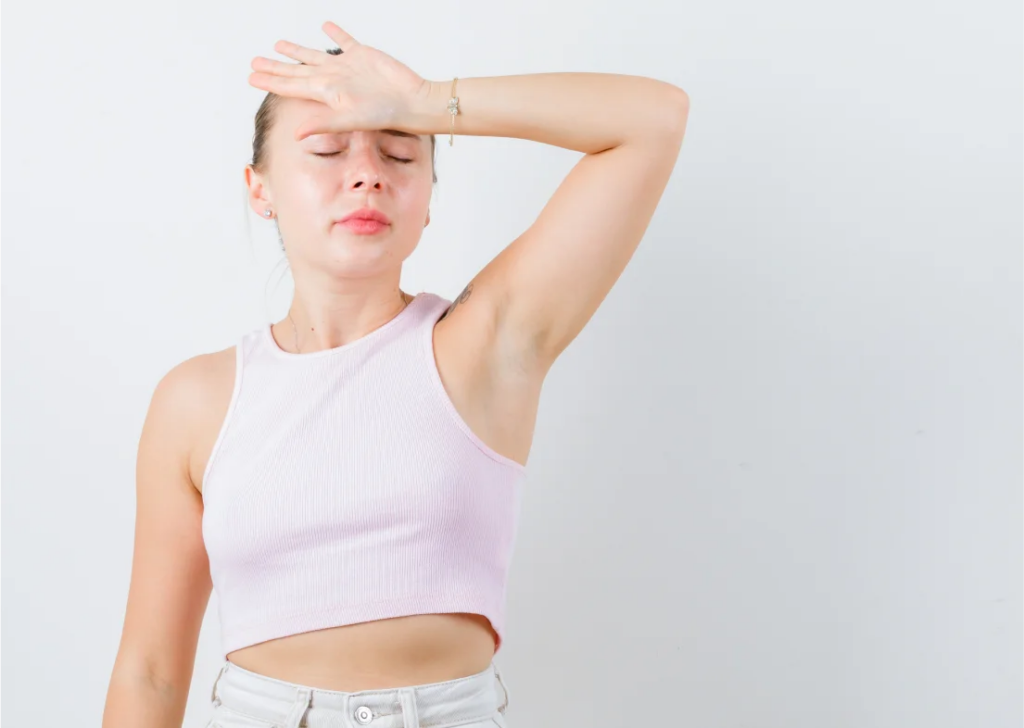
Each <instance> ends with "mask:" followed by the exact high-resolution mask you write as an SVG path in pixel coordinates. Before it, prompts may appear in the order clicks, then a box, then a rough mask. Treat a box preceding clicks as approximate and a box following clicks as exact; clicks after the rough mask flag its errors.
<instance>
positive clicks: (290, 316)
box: [288, 291, 412, 354]
mask: <svg viewBox="0 0 1024 728" xmlns="http://www.w3.org/2000/svg"><path fill="white" fill-rule="evenodd" d="M408 295H409V294H407V293H406V292H405V291H402V300H403V301H404V302H405V306H408V305H409V301H411V300H412V299H411V298H407V296H408ZM405 306H402V308H400V309H399V310H398V313H401V312H402V311H404V310H405ZM395 315H396V316H397V315H398V314H395ZM288 320H289V321H291V322H292V332H293V333H294V334H295V353H296V354H300V353H302V349H300V348H299V327H298V326H296V325H295V319H293V318H292V312H291V309H288Z"/></svg>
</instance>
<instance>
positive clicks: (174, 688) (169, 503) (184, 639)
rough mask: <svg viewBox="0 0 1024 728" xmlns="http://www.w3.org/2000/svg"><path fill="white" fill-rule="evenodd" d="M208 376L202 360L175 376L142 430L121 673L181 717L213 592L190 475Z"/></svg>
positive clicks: (160, 388) (167, 379) (168, 378)
mask: <svg viewBox="0 0 1024 728" xmlns="http://www.w3.org/2000/svg"><path fill="white" fill-rule="evenodd" d="M206 356H208V355H206ZM208 370H209V367H208V365H206V364H204V362H203V361H202V357H196V358H193V359H190V360H188V361H186V362H183V363H182V364H179V365H178V366H176V367H175V368H174V369H172V370H171V371H170V372H168V373H167V374H166V375H165V376H164V377H163V378H162V379H161V380H160V382H159V383H158V385H157V386H156V389H155V391H154V393H153V396H152V399H151V402H150V405H149V410H148V412H147V414H146V419H145V422H144V423H143V426H142V433H141V436H140V438H139V445H138V457H137V461H136V485H135V492H136V517H135V538H134V553H133V559H132V568H131V581H130V584H129V589H128V603H127V608H126V613H125V620H124V628H123V632H122V636H121V643H120V647H119V649H118V654H117V660H116V666H115V672H117V673H118V674H119V675H121V676H122V677H124V676H129V679H135V678H139V679H142V680H145V681H147V682H148V683H150V684H151V685H152V686H154V687H156V688H157V689H158V690H159V691H160V693H161V695H162V696H164V697H166V698H167V699H168V700H172V701H175V703H176V707H180V709H182V710H183V709H184V704H185V700H186V698H187V695H188V686H189V685H190V684H191V680H192V672H193V668H194V662H195V654H196V648H197V642H198V637H199V631H200V627H201V626H202V621H203V616H204V615H205V613H206V607H207V605H208V602H209V598H210V594H211V591H212V583H211V579H210V571H209V562H208V560H207V555H206V548H205V545H204V542H203V536H202V516H203V503H202V496H201V495H200V493H199V491H198V490H197V489H196V488H195V487H194V485H193V483H192V479H191V478H190V476H189V456H190V452H191V449H192V444H193V443H192V439H193V438H194V435H193V433H194V432H195V431H196V430H198V429H199V428H197V427H196V426H195V424H196V423H195V418H196V414H195V413H196V412H198V411H200V410H199V407H197V404H198V403H199V400H200V398H202V397H203V396H204V381H203V380H204V377H207V371H208ZM207 393H208V392H207Z"/></svg>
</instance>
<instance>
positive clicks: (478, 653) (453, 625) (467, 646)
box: [227, 613, 496, 692]
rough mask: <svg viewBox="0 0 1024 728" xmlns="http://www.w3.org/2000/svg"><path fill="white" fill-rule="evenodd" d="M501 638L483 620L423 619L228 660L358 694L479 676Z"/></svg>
mask: <svg viewBox="0 0 1024 728" xmlns="http://www.w3.org/2000/svg"><path fill="white" fill-rule="evenodd" d="M495 641H496V635H495V633H494V630H493V629H492V628H491V624H490V621H488V619H487V618H486V617H484V616H482V615H479V614H468V613H447V614H415V615H410V616H407V617H396V618H393V619H381V620H375V621H372V622H361V623H359V624H352V625H345V626H341V627H330V628H328V629H321V630H316V631H313V632H303V633H300V634H295V635H289V636H287V637H281V638H278V639H273V640H268V641H266V642H261V643H259V644H255V645H251V646H249V647H244V648H242V649H240V650H235V651H234V652H231V653H229V654H228V655H227V659H228V660H229V661H230V662H232V663H234V664H236V665H238V666H239V667H241V668H244V669H246V670H250V671H252V672H256V673H259V674H261V675H266V676H268V677H272V678H276V679H278V680H285V681H287V682H293V683H298V684H300V685H308V686H310V687H314V688H320V689H322V690H344V691H346V692H354V691H358V690H378V689H384V688H393V687H404V686H407V685H422V684H425V683H432V682H442V681H445V680H454V679H457V678H460V677H467V676H469V675H475V674H477V673H479V672H482V671H484V670H485V669H487V666H488V665H490V663H491V660H492V659H493V657H494V648H495Z"/></svg>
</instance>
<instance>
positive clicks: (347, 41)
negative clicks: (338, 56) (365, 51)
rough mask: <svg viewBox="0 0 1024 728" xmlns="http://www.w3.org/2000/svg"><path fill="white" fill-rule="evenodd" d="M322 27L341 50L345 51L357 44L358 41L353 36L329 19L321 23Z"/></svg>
mask: <svg viewBox="0 0 1024 728" xmlns="http://www.w3.org/2000/svg"><path fill="white" fill-rule="evenodd" d="M323 29H324V32H325V33H327V35H328V36H330V38H331V40H333V41H334V42H335V43H337V44H338V47H339V48H341V50H342V51H344V52H346V53H347V52H348V51H349V50H351V49H352V48H354V47H355V46H357V45H359V42H358V41H357V40H356V39H355V38H353V37H352V36H351V35H349V34H348V33H346V32H345V31H344V30H342V29H341V28H339V27H338V26H337V25H335V24H334V23H332V22H331V21H330V20H328V21H327V22H326V23H324V24H323Z"/></svg>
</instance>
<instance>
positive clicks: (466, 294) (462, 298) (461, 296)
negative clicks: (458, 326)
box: [438, 281, 473, 321]
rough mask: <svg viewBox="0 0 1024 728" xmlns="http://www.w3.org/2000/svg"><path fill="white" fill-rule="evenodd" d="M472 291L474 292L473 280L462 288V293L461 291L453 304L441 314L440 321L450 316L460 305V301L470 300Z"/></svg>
mask: <svg viewBox="0 0 1024 728" xmlns="http://www.w3.org/2000/svg"><path fill="white" fill-rule="evenodd" d="M472 292H473V282H472V281H470V282H469V285H467V286H466V287H465V288H464V289H462V293H460V294H459V295H458V296H457V297H456V298H455V300H454V301H452V305H451V306H449V307H448V310H447V311H445V312H444V314H443V315H442V316H441V318H439V319H438V321H443V320H444V319H445V317H446V316H448V314H450V313H451V312H452V311H454V310H455V307H456V306H458V305H459V304H460V303H465V302H466V301H468V300H469V295H470V294H471V293H472Z"/></svg>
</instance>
